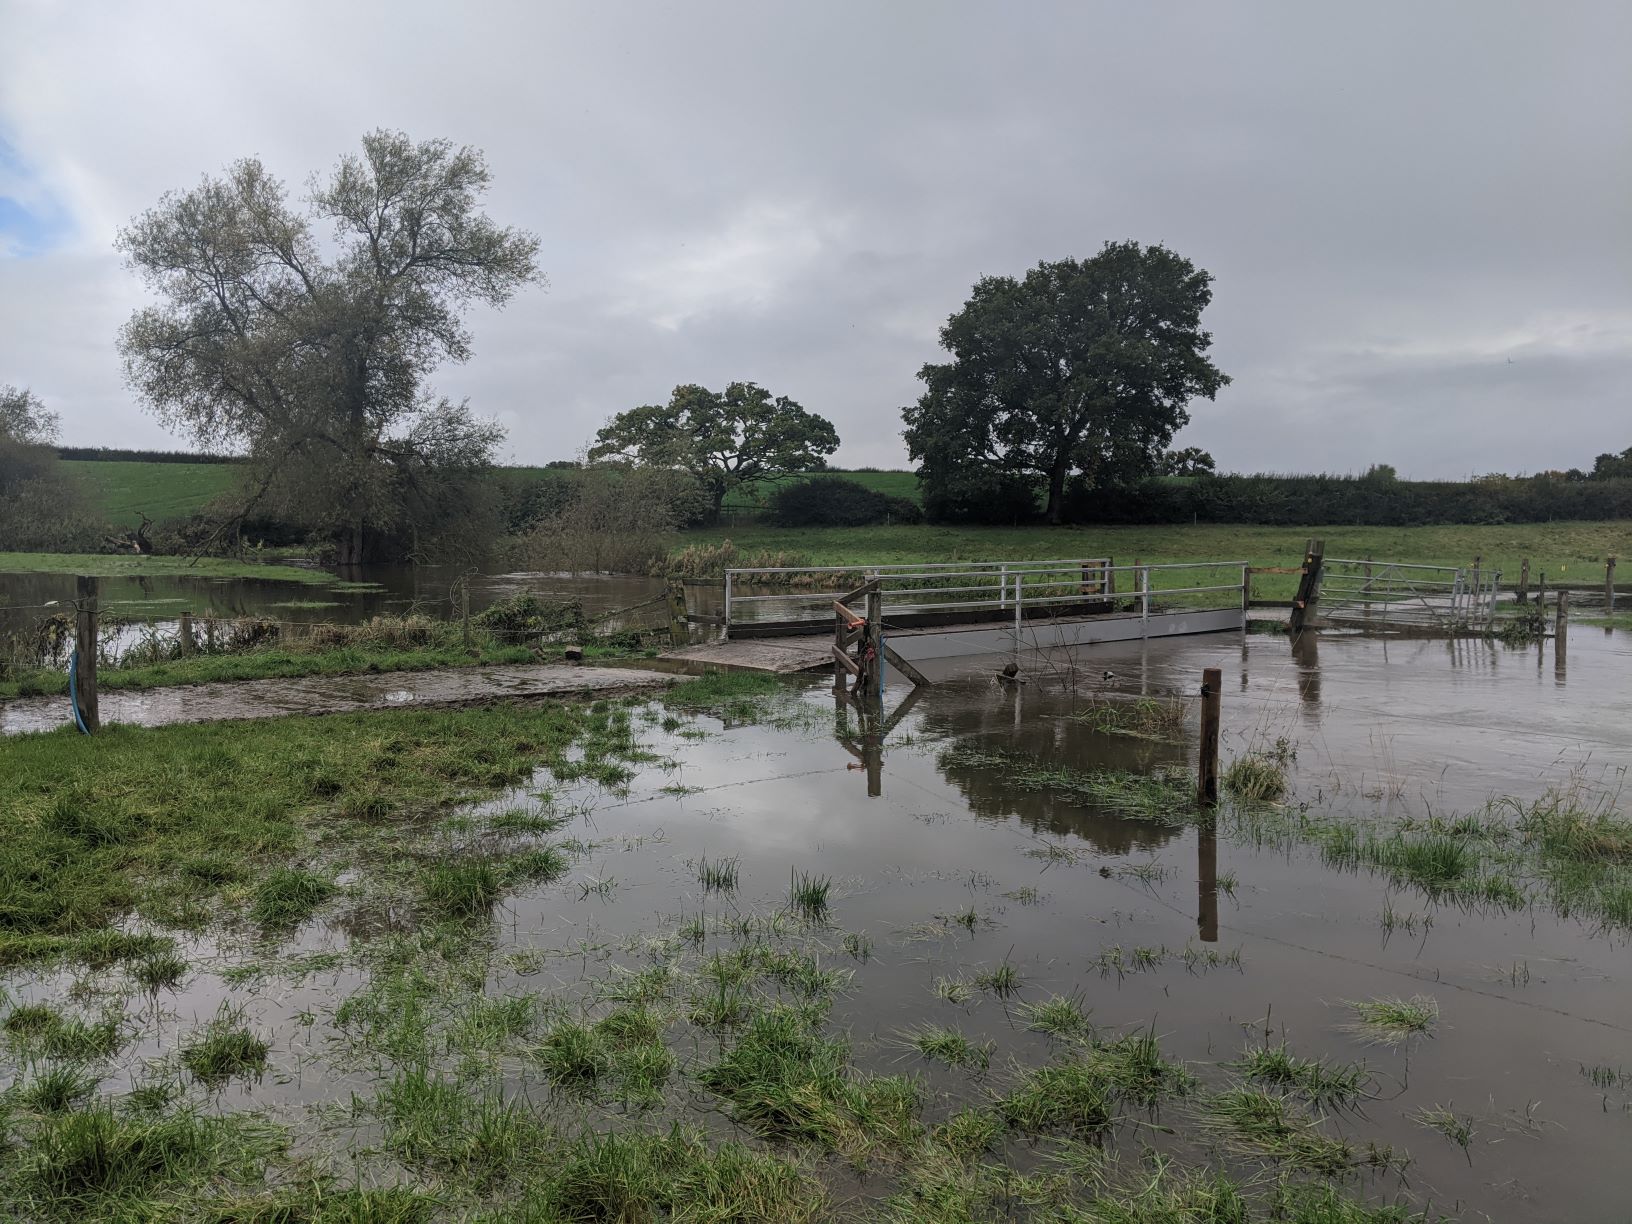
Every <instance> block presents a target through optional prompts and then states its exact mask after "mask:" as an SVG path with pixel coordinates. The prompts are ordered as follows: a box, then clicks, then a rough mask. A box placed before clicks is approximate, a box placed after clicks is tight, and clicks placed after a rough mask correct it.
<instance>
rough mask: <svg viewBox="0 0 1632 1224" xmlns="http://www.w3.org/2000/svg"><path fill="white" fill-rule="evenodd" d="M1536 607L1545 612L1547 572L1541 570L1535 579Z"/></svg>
mask: <svg viewBox="0 0 1632 1224" xmlns="http://www.w3.org/2000/svg"><path fill="white" fill-rule="evenodd" d="M1536 607H1538V608H1540V609H1541V610H1542V611H1544V612H1545V611H1546V610H1547V571H1546V570H1542V571H1541V573H1540V575H1538V576H1537V578H1536Z"/></svg>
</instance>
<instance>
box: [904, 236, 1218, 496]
mask: <svg viewBox="0 0 1632 1224" xmlns="http://www.w3.org/2000/svg"><path fill="white" fill-rule="evenodd" d="M1211 300H1212V277H1211V276H1210V275H1208V273H1206V272H1204V271H1202V270H1200V269H1198V268H1196V267H1195V266H1194V265H1193V264H1192V263H1191V262H1190V261H1189V260H1188V259H1185V258H1184V257H1183V256H1181V255H1178V254H1176V253H1174V252H1173V251H1170V250H1168V249H1167V248H1166V247H1163V246H1160V245H1154V246H1141V245H1140V244H1139V243H1137V242H1108V243H1106V244H1105V246H1104V247H1103V248H1102V249H1101V250H1100V252H1099V253H1098V254H1097V255H1094V256H1093V257H1091V258H1089V259H1083V260H1077V259H1062V260H1059V261H1057V262H1054V263H1040V264H1038V265H1037V266H1036V267H1035V268H1033V269H1032V270H1031V271H1029V272H1027V273H1026V275H1025V276H1024V278H1022V279H1020V280H1015V279H1014V278H1013V277H1009V276H988V277H985V278H983V279H982V280H981V281H980V282H979V283H977V284H976V285H975V287H974V292H973V293H972V294H971V295H970V297H969V300H968V301H967V302H966V303H965V304H964V306H963V308H962V309H961V310H959V311H958V312H957V313H956V314H954V315H952V317H951V318H949V319H948V320H947V322H946V326H945V327H943V328H942V329H941V345H942V347H943V348H945V349H946V350H947V352H948V353H950V354H951V360H950V361H947V362H944V363H940V364H934V363H932V364H929V365H926V366H924V367H923V369H922V370H921V371H920V372H919V375H918V376H919V378H920V379H922V380H923V382H924V384H925V388H926V389H925V391H924V393H923V395H922V396H921V397H920V398H919V400H918V402H917V404H915V405H913V406H912V407H909V408H907V409H905V410H903V414H902V415H903V417H904V418H905V421H906V425H907V429H906V439H907V446H908V450H909V451H910V453H911V455H912V457H913V458H914V459H916V460H918V462H919V464H920V468H919V475H920V478H921V479H922V480H923V482H924V485H925V493H926V500H929V501H931V502H933V500H934V497H935V493H936V490H937V488H938V487H940V486H945V485H956V484H958V483H959V482H964V483H977V484H978V483H979V482H982V481H984V482H987V483H990V482H992V481H993V480H996V479H998V478H999V477H1001V478H1004V479H1008V480H1012V479H1014V478H1016V477H1023V478H1025V479H1028V480H1039V479H1040V481H1041V482H1042V483H1043V485H1044V487H1045V488H1046V490H1047V495H1048V501H1047V507H1046V513H1047V516H1048V520H1049V521H1050V522H1052V523H1058V522H1059V521H1060V519H1061V514H1062V509H1063V500H1064V494H1065V488H1066V482H1067V480H1068V479H1070V478H1071V477H1073V476H1074V475H1075V476H1078V477H1080V478H1081V479H1083V480H1084V481H1085V482H1086V483H1088V484H1089V485H1103V484H1110V483H1115V482H1118V481H1125V480H1130V479H1134V478H1137V477H1139V476H1143V475H1148V474H1150V473H1152V472H1154V471H1156V470H1157V469H1158V467H1159V465H1160V462H1161V459H1162V455H1163V451H1164V449H1165V448H1166V446H1167V444H1168V443H1169V442H1170V441H1171V440H1172V438H1173V435H1174V433H1176V432H1177V431H1178V430H1179V429H1180V428H1181V427H1183V426H1184V425H1185V423H1186V422H1188V421H1189V419H1190V417H1189V413H1188V411H1187V410H1186V405H1187V404H1188V403H1189V402H1190V401H1191V400H1192V399H1194V398H1196V397H1197V396H1204V397H1206V398H1208V399H1211V398H1213V396H1214V395H1215V394H1216V393H1217V392H1218V390H1219V388H1221V387H1223V386H1224V385H1226V384H1227V383H1228V382H1229V378H1228V377H1227V376H1226V375H1224V374H1223V373H1222V372H1221V371H1220V370H1219V369H1218V368H1217V367H1216V366H1215V365H1213V363H1212V362H1211V361H1210V360H1209V359H1208V357H1207V355H1206V354H1207V350H1208V348H1209V347H1210V346H1211V345H1212V337H1211V335H1209V334H1208V333H1207V332H1206V331H1204V330H1202V327H1201V314H1202V311H1203V310H1204V309H1205V308H1206V307H1207V305H1208V303H1209V302H1211Z"/></svg>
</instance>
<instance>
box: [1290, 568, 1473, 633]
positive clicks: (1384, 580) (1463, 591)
mask: <svg viewBox="0 0 1632 1224" xmlns="http://www.w3.org/2000/svg"><path fill="white" fill-rule="evenodd" d="M1501 577H1502V575H1501V572H1500V571H1499V570H1482V571H1481V570H1478V569H1474V570H1471V571H1470V570H1468V569H1453V568H1452V567H1450V566H1447V565H1406V564H1403V563H1400V562H1392V561H1355V560H1346V559H1343V558H1338V557H1326V558H1324V560H1323V562H1322V566H1321V580H1320V594H1319V605H1318V606H1319V616H1320V619H1321V620H1322V621H1324V622H1326V623H1327V624H1332V625H1344V626H1361V627H1364V628H1370V629H1405V630H1412V629H1415V630H1421V631H1427V632H1441V633H1443V632H1466V631H1470V630H1480V629H1485V628H1488V627H1489V625H1490V623H1491V620H1492V618H1493V617H1494V616H1495V615H1496V592H1497V587H1498V584H1499V583H1500V581H1501Z"/></svg>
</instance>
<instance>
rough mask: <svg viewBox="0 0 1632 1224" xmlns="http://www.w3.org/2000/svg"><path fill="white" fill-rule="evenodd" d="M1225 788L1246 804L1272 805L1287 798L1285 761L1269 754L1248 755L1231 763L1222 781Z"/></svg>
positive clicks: (1239, 757)
mask: <svg viewBox="0 0 1632 1224" xmlns="http://www.w3.org/2000/svg"><path fill="white" fill-rule="evenodd" d="M1221 781H1222V782H1223V783H1224V789H1225V790H1227V791H1229V792H1230V793H1231V794H1232V795H1234V796H1236V797H1237V798H1238V799H1244V800H1246V801H1247V802H1249V803H1275V802H1277V801H1279V800H1281V799H1283V798H1285V796H1286V761H1285V760H1283V759H1280V758H1278V757H1276V756H1274V755H1272V754H1267V753H1260V752H1249V753H1247V754H1246V755H1245V756H1238V757H1236V758H1235V760H1233V761H1231V762H1230V764H1229V768H1227V769H1226V770H1225V771H1224V775H1223V777H1222V779H1221Z"/></svg>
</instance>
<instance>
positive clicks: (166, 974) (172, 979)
mask: <svg viewBox="0 0 1632 1224" xmlns="http://www.w3.org/2000/svg"><path fill="white" fill-rule="evenodd" d="M190 967H191V966H189V965H188V963H187V958H186V957H184V956H182V955H181V954H180V953H179V952H177V951H175V949H174V948H163V949H153V950H151V951H149V952H148V953H147V954H146V955H144V956H143V957H142V958H141V959H140V960H138V961H137V962H136V963H135V964H133V965H131V967H130V975H131V976H132V977H133V978H135V979H136V981H137V982H139V983H140V984H141V985H142V986H143V987H144V988H145V989H146V990H147V991H148V992H149V993H152V994H157V993H158V992H159V991H160V990H167V989H170V988H172V987H175V986H178V985H180V983H181V982H182V981H183V980H184V979H185V978H186V976H187V970H188V969H189V968H190Z"/></svg>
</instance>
